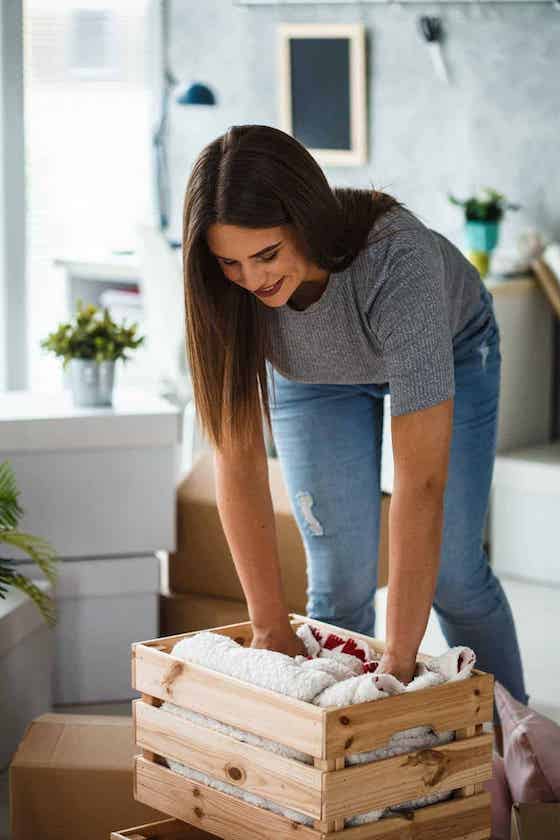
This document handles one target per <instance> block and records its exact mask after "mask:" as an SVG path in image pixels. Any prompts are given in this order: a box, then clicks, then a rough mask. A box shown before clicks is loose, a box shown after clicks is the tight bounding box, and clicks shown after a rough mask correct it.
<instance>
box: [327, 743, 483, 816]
mask: <svg viewBox="0 0 560 840" xmlns="http://www.w3.org/2000/svg"><path fill="white" fill-rule="evenodd" d="M492 741H493V738H492V735H491V734H488V735H478V736H476V737H474V738H468V739H466V740H462V741H453V742H452V743H450V744H445V745H444V746H440V747H433V748H430V749H423V750H414V751H413V752H410V753H406V754H403V755H397V756H393V757H391V758H385V759H382V760H381V761H374V762H370V763H368V764H357V765H354V766H352V767H345V768H344V769H343V770H337V771H335V772H332V773H326V774H325V778H324V789H323V795H324V811H323V814H324V817H325V818H326V819H329V818H331V817H341V816H344V817H351V816H354V815H355V814H364V813H366V812H367V811H372V810H377V809H378V808H385V807H388V806H391V805H398V804H399V803H401V802H408V801H409V800H410V799H419V798H420V797H422V796H427V795H429V794H432V793H440V792H443V791H449V790H455V789H457V788H462V787H463V786H464V785H467V784H476V783H477V782H484V781H485V780H486V779H490V778H491V777H492Z"/></svg>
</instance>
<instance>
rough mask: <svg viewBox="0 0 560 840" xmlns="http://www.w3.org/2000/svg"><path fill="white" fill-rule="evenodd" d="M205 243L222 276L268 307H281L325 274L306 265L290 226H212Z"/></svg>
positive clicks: (313, 266) (321, 281)
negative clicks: (304, 284) (299, 290)
mask: <svg viewBox="0 0 560 840" xmlns="http://www.w3.org/2000/svg"><path fill="white" fill-rule="evenodd" d="M206 238H207V242H208V247H209V248H210V251H211V252H212V253H213V254H214V256H215V257H216V259H217V261H218V265H219V266H220V267H221V269H222V271H223V273H224V275H225V276H226V277H227V279H228V280H231V282H232V283H237V284H238V285H239V286H242V287H243V288H244V289H246V290H247V291H249V292H251V293H252V294H254V295H256V296H257V297H258V299H259V300H260V301H262V302H263V303H264V304H266V305H267V306H270V307H273V308H274V307H277V306H283V305H284V304H285V303H286V302H287V301H288V300H289V299H290V298H291V297H292V295H293V294H294V292H295V291H296V289H298V288H299V287H300V286H302V284H303V283H322V284H326V282H327V280H328V276H329V273H328V271H326V270H324V269H321V268H319V267H318V266H316V265H313V264H312V263H311V262H309V261H308V260H307V259H306V257H305V256H304V254H303V252H302V250H301V248H299V247H298V243H297V241H296V235H295V229H294V227H293V226H292V225H281V226H280V227H269V228H244V227H237V226H236V225H224V224H218V223H216V224H213V225H211V226H210V227H209V228H208V232H207V236H206Z"/></svg>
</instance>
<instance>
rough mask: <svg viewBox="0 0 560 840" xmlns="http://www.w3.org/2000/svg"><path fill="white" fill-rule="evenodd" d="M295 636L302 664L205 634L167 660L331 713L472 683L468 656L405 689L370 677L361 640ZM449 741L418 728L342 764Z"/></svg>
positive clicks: (440, 663)
mask: <svg viewBox="0 0 560 840" xmlns="http://www.w3.org/2000/svg"><path fill="white" fill-rule="evenodd" d="M297 634H298V636H300V638H301V639H302V640H303V642H304V644H305V647H306V649H307V652H308V657H305V656H296V657H294V658H292V657H290V656H286V655H285V654H282V653H277V652H275V651H269V650H261V649H258V648H245V647H242V646H241V645H239V644H237V642H235V641H233V639H230V638H229V637H228V636H221V635H219V634H217V633H210V632H208V631H202V632H200V633H197V634H196V635H194V636H188V637H186V638H185V639H182V640H181V641H180V642H178V643H177V644H176V645H175V646H174V648H173V650H172V654H173V656H176V657H178V658H179V659H184V660H185V661H187V662H193V663H196V664H198V665H203V666H204V667H206V668H210V669H212V670H214V671H218V672H220V673H222V674H227V675H229V676H232V677H236V678H237V679H241V680H244V681H246V682H248V683H252V684H253V685H258V686H260V687H261V688H267V689H270V690H271V691H277V692H279V693H280V694H284V695H287V696H289V697H295V698H297V699H298V700H303V701H305V702H309V703H313V704H314V705H317V706H333V707H341V706H347V705H352V704H355V703H363V702H366V701H369V700H379V699H383V698H386V697H389V696H391V695H394V694H401V693H403V692H406V691H418V690H420V689H422V688H427V687H429V686H433V685H439V684H441V683H444V682H452V681H456V680H462V679H466V678H468V677H470V675H471V672H472V670H473V668H474V664H475V655H474V652H473V651H472V650H471V649H470V648H467V647H454V648H451V649H450V650H448V651H447V652H446V653H444V654H442V655H441V656H438V657H433V658H432V659H430V660H428V661H427V662H424V663H418V664H417V668H416V673H415V676H414V679H413V680H412V681H411V682H410V683H408V685H404V684H403V683H401V682H400V681H399V680H398V679H397V678H396V677H393V676H391V675H390V674H379V675H376V674H375V669H376V667H377V664H378V661H379V657H378V655H377V654H376V653H375V652H372V651H371V649H370V648H369V647H368V646H367V645H366V644H365V643H364V642H362V641H360V640H355V639H352V638H349V637H348V636H338V635H335V634H333V633H328V632H325V631H323V630H318V629H317V628H316V627H312V626H311V625H308V624H304V625H302V626H301V627H300V628H299V629H298V631H297ZM161 708H162V709H165V710H166V711H168V712H171V713H173V714H176V715H177V716H179V717H183V718H185V719H187V720H190V721H193V722H194V723H196V724H198V725H199V726H207V727H209V728H212V729H216V730H217V731H219V732H223V733H225V734H227V735H229V736H230V737H232V738H235V739H236V740H238V741H243V742H245V743H248V744H253V745H256V746H259V747H261V748H263V749H266V750H269V751H271V752H275V753H278V754H280V755H284V756H286V757H287V758H291V759H294V760H296V761H302V762H304V763H306V764H311V763H313V759H312V757H311V756H310V755H307V754H306V753H302V752H299V751H298V750H295V749H292V748H291V747H287V746H285V745H283V744H280V743H278V742H276V741H270V740H268V739H266V738H262V737H260V736H258V735H254V734H252V733H250V732H245V731H243V730H241V729H237V728H236V727H232V726H229V725H227V724H224V723H221V722H220V721H218V720H214V719H213V718H209V717H206V716H204V715H200V714H197V713H196V712H192V711H190V710H188V709H184V708H182V707H180V706H177V705H175V704H174V703H170V702H166V703H163V705H162V706H161ZM453 738H454V735H453V732H443V733H439V734H437V733H435V732H434V731H433V730H432V729H430V728H429V727H427V726H417V727H414V728H412V729H407V730H404V731H402V732H398V733H396V734H395V735H394V736H393V737H392V738H391V739H390V741H389V742H388V744H387V745H386V746H385V747H383V748H379V749H376V750H369V751H367V752H362V753H355V754H353V755H347V756H346V762H345V763H346V765H352V764H362V763H367V762H370V761H379V760H380V759H382V758H388V757H390V756H394V755H399V754H402V753H406V752H410V751H411V750H416V749H418V750H419V749H425V748H427V747H434V746H437V745H441V744H447V743H449V742H450V741H452V740H453ZM167 763H168V765H169V767H170V768H171V769H172V770H175V771H176V772H178V773H182V774H183V775H185V776H187V777H188V778H190V779H192V780H194V781H198V782H201V783H203V784H206V785H208V786H210V787H213V788H215V789H217V790H221V791H223V792H224V793H228V794H230V795H231V796H235V797H238V798H240V799H244V800H245V801H247V802H250V803H252V804H253V805H258V806H260V807H262V808H267V809H268V810H270V811H273V812H274V813H277V814H282V815H283V816H286V817H288V818H289V819H290V820H292V821H295V822H299V823H303V824H305V825H312V824H313V820H312V818H311V817H309V816H307V815H305V814H302V813H300V812H297V811H293V810H291V809H289V808H285V807H283V806H281V805H278V804H277V803H275V802H272V801H270V800H268V799H265V798H264V797H261V796H257V795H255V794H252V793H249V792H247V791H245V790H243V789H241V788H238V787H236V786H235V785H231V784H229V783H227V782H223V781H222V780H220V779H216V778H213V777H211V776H208V775H207V774H206V773H201V772H199V771H198V770H194V769H193V768H190V767H186V766H185V765H183V764H181V763H179V762H177V761H173V760H171V759H167ZM450 796H451V791H444V792H440V793H435V794H432V795H430V796H424V797H421V798H420V799H416V800H411V801H408V802H402V803H400V804H399V805H396V806H395V805H394V806H391V807H390V808H384V809H380V810H373V811H369V812H368V813H366V814H360V815H358V816H354V817H351V818H348V819H346V820H345V823H344V824H345V827H349V826H353V825H359V824H361V823H366V822H374V821H376V820H378V819H380V818H381V817H383V816H388V815H389V814H391V813H392V812H398V811H400V810H412V809H414V808H419V807H422V806H425V805H431V804H433V803H434V802H439V801H442V800H444V799H448V798H449V797H450Z"/></svg>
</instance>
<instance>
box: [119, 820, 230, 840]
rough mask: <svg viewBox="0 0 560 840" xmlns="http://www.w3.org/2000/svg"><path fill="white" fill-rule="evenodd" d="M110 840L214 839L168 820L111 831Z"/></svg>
mask: <svg viewBox="0 0 560 840" xmlns="http://www.w3.org/2000/svg"><path fill="white" fill-rule="evenodd" d="M111 840H216V837H215V835H214V837H212V835H211V834H208V832H206V831H202V830H201V829H199V828H195V827H194V826H192V825H189V824H188V823H184V822H181V820H175V819H169V820H161V821H160V822H153V823H146V824H145V825H137V826H135V827H134V828H127V829H123V830H122V831H113V832H112V833H111Z"/></svg>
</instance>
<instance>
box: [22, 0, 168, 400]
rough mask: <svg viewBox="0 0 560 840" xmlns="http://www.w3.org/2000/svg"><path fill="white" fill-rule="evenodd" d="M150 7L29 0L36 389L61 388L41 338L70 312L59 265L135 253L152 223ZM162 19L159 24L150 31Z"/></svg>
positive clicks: (98, 0) (130, 2)
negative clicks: (142, 230)
mask: <svg viewBox="0 0 560 840" xmlns="http://www.w3.org/2000/svg"><path fill="white" fill-rule="evenodd" d="M151 14H153V12H152V11H151V3H150V2H149V0H68V2H64V3H61V2H60V0H26V3H25V6H24V77H25V126H26V168H27V172H26V175H27V207H28V210H27V214H28V218H27V224H28V255H27V278H28V279H27V283H28V325H29V342H30V347H29V365H30V368H29V387H30V388H32V389H41V390H44V389H56V388H59V387H62V371H61V364H60V361H59V360H58V359H55V358H54V357H53V356H50V355H46V354H45V353H44V351H42V350H41V348H40V346H39V342H40V340H41V339H42V338H43V337H45V335H46V334H47V333H48V332H50V331H51V330H53V329H55V327H56V325H57V324H58V322H59V321H60V320H61V319H63V318H66V317H67V314H68V311H67V303H66V294H65V277H64V271H63V269H61V268H60V267H58V268H57V267H55V266H54V264H53V261H54V260H55V259H56V258H70V259H80V260H81V259H83V260H87V259H88V258H90V257H91V258H92V259H93V258H96V259H99V258H103V257H104V256H107V255H109V254H110V252H111V251H114V250H116V251H123V250H127V249H131V248H133V247H134V239H135V233H134V231H135V227H136V224H137V223H138V222H140V221H145V220H146V219H147V218H151V214H152V212H153V211H152V177H151V157H150V136H151V132H152V127H153V122H154V102H155V96H154V89H155V87H156V85H155V84H153V83H152V80H154V81H155V79H156V77H155V74H154V73H153V69H154V66H155V63H154V62H155V58H154V56H155V52H156V51H155V48H154V43H153V39H154V35H153V31H154V26H153V21H152V19H151ZM151 23H152V25H150V24H151Z"/></svg>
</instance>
